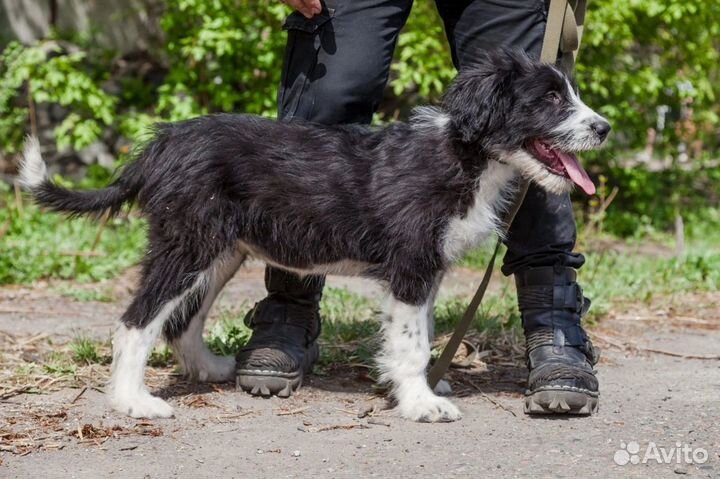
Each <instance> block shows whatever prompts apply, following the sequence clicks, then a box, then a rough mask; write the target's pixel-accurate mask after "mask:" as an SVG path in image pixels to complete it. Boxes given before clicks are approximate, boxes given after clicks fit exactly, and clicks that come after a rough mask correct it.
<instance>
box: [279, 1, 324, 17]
mask: <svg viewBox="0 0 720 479" xmlns="http://www.w3.org/2000/svg"><path fill="white" fill-rule="evenodd" d="M280 1H282V2H283V3H284V4H286V5H288V6H290V7H292V8H294V9H295V10H297V11H298V12H300V13H302V14H303V15H305V16H306V17H307V18H312V17H314V16H315V15H317V14H318V13H320V12H321V11H322V5H320V0H280Z"/></svg>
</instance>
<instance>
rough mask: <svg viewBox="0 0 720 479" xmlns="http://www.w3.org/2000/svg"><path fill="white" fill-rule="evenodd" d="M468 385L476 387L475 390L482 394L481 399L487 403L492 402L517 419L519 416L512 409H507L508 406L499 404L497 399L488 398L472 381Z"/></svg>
mask: <svg viewBox="0 0 720 479" xmlns="http://www.w3.org/2000/svg"><path fill="white" fill-rule="evenodd" d="M468 384H470V386H472V387H474V388H475V389H476V390H477V391H478V392H479V393H480V397H482V398H483V399H485V400H486V401H489V402H491V403H492V404H494V405H495V406H497V407H499V408H500V409H504V410H505V411H507V412H509V413H510V414H512V415H513V416H515V417H517V414H515V411H513V410H512V409H510V408H509V407H507V406H506V405H504V404H502V403H501V402H499V401H496V400H495V399H493V398H491V397H490V396H488V395H487V394H485V392H484V391H483V390H482V389H480V386H478V385H477V384H475V383H474V382H472V381H468Z"/></svg>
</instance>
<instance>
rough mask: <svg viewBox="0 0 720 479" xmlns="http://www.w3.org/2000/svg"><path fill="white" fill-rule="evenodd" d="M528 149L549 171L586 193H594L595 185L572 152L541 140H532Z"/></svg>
mask: <svg viewBox="0 0 720 479" xmlns="http://www.w3.org/2000/svg"><path fill="white" fill-rule="evenodd" d="M528 150H529V152H530V153H531V154H532V155H533V156H534V157H535V158H536V159H537V160H538V161H539V162H541V163H542V164H543V165H544V166H545V168H546V169H547V170H548V171H549V172H550V173H553V174H555V175H559V176H564V177H566V178H569V179H571V180H572V181H573V183H575V184H576V185H578V186H579V187H580V188H582V190H583V191H584V192H585V193H587V194H588V195H592V194H594V193H595V185H594V184H593V182H592V180H591V179H590V176H588V174H587V172H586V171H585V170H584V169H583V167H582V166H580V163H579V162H578V159H577V157H576V156H575V155H574V154H572V153H567V152H564V151H560V150H557V149H554V148H552V147H551V146H550V145H548V144H547V143H545V142H544V141H542V140H533V141H532V142H531V143H530V144H529V145H528Z"/></svg>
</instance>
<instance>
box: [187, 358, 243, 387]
mask: <svg viewBox="0 0 720 479" xmlns="http://www.w3.org/2000/svg"><path fill="white" fill-rule="evenodd" d="M188 376H190V378H192V379H194V380H196V381H199V382H201V383H222V382H225V381H230V380H232V379H235V358H234V357H232V356H212V358H208V360H207V361H205V364H203V365H202V366H200V367H198V366H195V367H194V368H192V367H191V368H189V371H188Z"/></svg>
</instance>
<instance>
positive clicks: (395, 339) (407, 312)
mask: <svg viewBox="0 0 720 479" xmlns="http://www.w3.org/2000/svg"><path fill="white" fill-rule="evenodd" d="M429 308H432V300H431V299H428V300H426V302H425V303H423V304H421V305H412V304H408V303H404V302H402V301H400V300H398V299H396V298H395V297H392V298H391V299H390V300H389V304H388V308H387V315H386V318H385V320H384V324H383V345H382V351H381V353H380V357H379V359H378V363H379V366H380V370H381V374H382V375H381V380H383V381H387V382H390V383H391V385H392V392H393V395H394V396H395V399H396V400H397V411H398V412H399V413H400V415H401V416H403V417H405V418H408V419H412V420H413V421H421V422H442V421H455V420H457V419H460V417H461V414H460V411H459V410H458V408H457V407H456V406H455V405H454V404H453V403H451V402H450V401H449V400H448V399H445V398H442V397H440V396H437V395H435V393H434V392H433V391H432V390H431V389H430V386H429V385H428V382H427V378H426V375H425V369H426V367H427V364H428V361H429V360H430V340H429V338H428V324H427V321H428V311H429Z"/></svg>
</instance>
